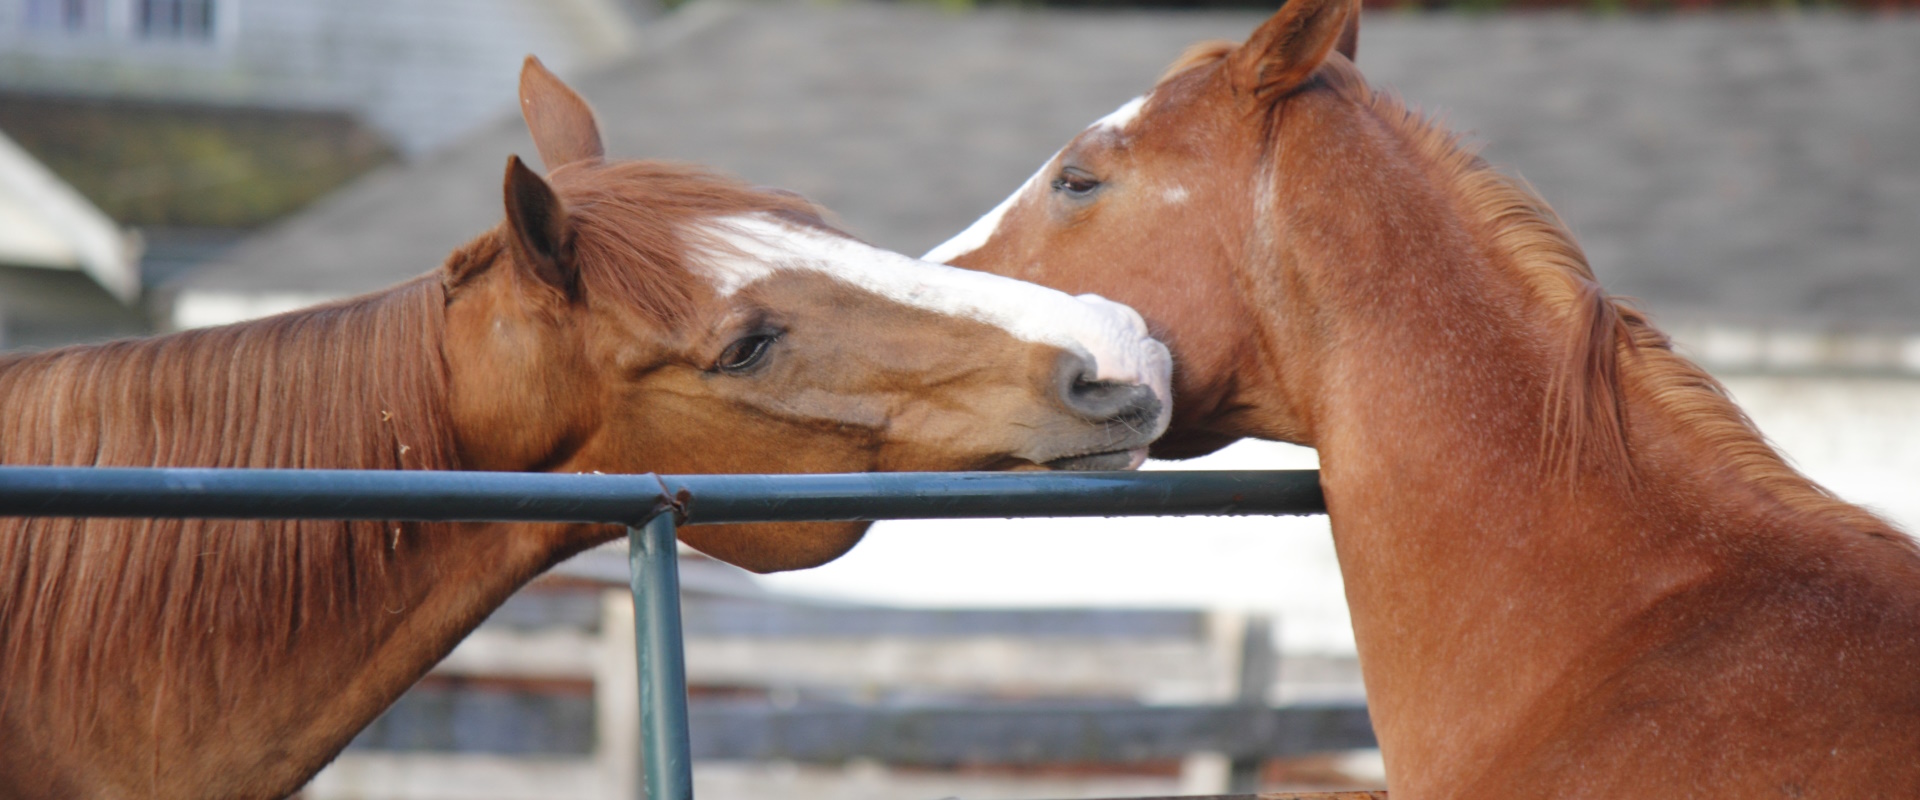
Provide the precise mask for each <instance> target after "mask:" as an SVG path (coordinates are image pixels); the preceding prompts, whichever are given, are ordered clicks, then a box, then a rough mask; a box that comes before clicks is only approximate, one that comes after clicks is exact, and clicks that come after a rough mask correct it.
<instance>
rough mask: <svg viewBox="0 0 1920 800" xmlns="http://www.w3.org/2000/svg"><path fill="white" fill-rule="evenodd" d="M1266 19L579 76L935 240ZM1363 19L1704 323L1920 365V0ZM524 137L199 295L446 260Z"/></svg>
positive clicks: (635, 151)
mask: <svg viewBox="0 0 1920 800" xmlns="http://www.w3.org/2000/svg"><path fill="white" fill-rule="evenodd" d="M1262 16H1263V15H1261V14H1258V13H1238V12H1204V13H1177V12H1139V11H1131V12H1125V13H1113V12H1067V11H1036V10H1021V9H991V10H985V11H975V12H969V13H964V14H955V13H949V12H941V11H938V10H935V9H932V8H929V7H920V6H900V5H875V4H864V3H846V4H832V5H800V4H755V5H751V6H743V5H733V4H729V3H726V2H724V0H700V2H698V3H695V4H693V5H691V6H689V7H688V8H687V9H686V10H684V11H682V12H681V13H680V14H679V15H678V17H677V18H675V19H673V20H671V21H670V22H668V23H665V24H663V25H661V26H657V27H656V33H657V34H658V36H657V38H656V39H655V40H654V41H652V42H651V43H650V44H649V45H647V46H645V47H643V48H642V52H641V54H640V55H637V56H634V57H631V58H628V59H625V60H623V61H621V62H619V63H617V64H615V65H613V66H611V67H608V68H604V69H601V70H599V71H597V72H594V73H592V74H588V75H577V76H569V77H570V78H572V79H574V81H575V85H576V86H577V87H578V88H579V89H580V90H581V91H582V93H583V94H585V95H586V96H587V98H588V99H589V100H590V101H591V102H593V103H594V104H595V107H596V109H597V110H598V112H599V114H600V116H601V120H602V126H603V128H605V130H606V133H607V139H608V141H609V149H610V152H611V154H612V155H614V156H616V157H634V158H640V157H646V158H671V159H683V160H689V161H696V162H701V163H705V164H709V165H712V166H714V167H717V168H720V169H723V170H726V171H730V172H733V173H736V174H739V175H742V176H744V177H746V178H747V179H749V180H751V181H753V182H755V183H760V184H765V185H771V186H779V187H783V188H787V189H792V190H795V191H799V192H801V193H803V194H806V195H808V196H809V197H812V198H813V199H815V200H817V201H820V202H822V203H823V204H825V205H826V206H828V207H829V208H831V209H833V210H834V211H835V212H837V213H838V214H839V215H840V216H841V218H842V221H843V223H844V224H845V225H846V226H847V227H849V228H850V229H852V230H853V231H855V232H856V233H858V234H860V235H862V236H864V237H866V238H868V239H869V240H871V241H873V242H874V243H876V244H879V245H882V246H885V247H890V248H894V249H898V250H901V251H904V252H908V253H920V252H924V251H925V250H926V249H927V248H929V247H930V246H932V245H934V244H936V243H938V242H940V241H942V240H943V239H944V238H945V237H946V236H948V235H950V234H952V233H954V232H956V231H958V230H960V229H961V228H964V227H965V226H966V225H967V224H968V223H970V222H971V221H972V220H973V219H974V218H975V217H977V216H978V215H979V214H981V213H982V212H984V211H985V210H986V209H988V208H990V207H992V206H993V205H994V204H996V203H997V202H998V201H999V200H1000V199H1001V198H1002V197H1004V196H1005V195H1006V194H1007V193H1008V192H1010V191H1011V190H1013V189H1014V188H1015V187H1016V186H1018V185H1019V184H1020V183H1021V182H1022V181H1023V180H1025V178H1026V177H1027V176H1028V175H1029V174H1030V173H1031V172H1032V170H1033V168H1034V167H1035V165H1037V164H1039V163H1040V162H1041V161H1042V160H1043V159H1045V158H1046V157H1047V156H1048V155H1049V154H1050V153H1051V152H1053V150H1054V149H1055V148H1056V147H1058V146H1059V145H1060V144H1061V143H1063V142H1065V141H1066V140H1067V139H1068V138H1069V137H1070V136H1072V135H1073V134H1074V133H1076V132H1078V131H1079V130H1080V129H1081V128H1082V127H1084V126H1085V125H1086V124H1088V123H1089V122H1090V121H1092V120H1094V119H1096V118H1098V117H1100V116H1102V115H1104V114H1106V113H1107V112H1108V111H1110V110H1112V109H1113V108H1114V107H1116V106H1118V105H1120V104H1121V103H1123V102H1125V101H1126V100H1127V99H1128V98H1130V97H1132V96H1134V95H1135V94H1138V93H1139V92H1140V91H1141V90H1143V89H1144V88H1146V87H1148V86H1149V85H1151V83H1152V82H1153V81H1154V79H1155V78H1156V77H1157V76H1158V75H1159V73H1160V71H1161V70H1162V69H1163V68H1164V67H1165V66H1166V65H1167V64H1168V63H1169V62H1170V61H1171V60H1172V59H1173V58H1174V57H1175V56H1177V55H1178V54H1179V53H1180V52H1181V51H1182V50H1183V49H1185V48H1186V47H1187V46H1188V45H1189V44H1191V43H1193V42H1195V41H1197V40H1200V39H1205V38H1234V39H1239V38H1244V37H1245V35H1246V34H1247V33H1248V32H1249V31H1250V30H1251V29H1252V28H1253V27H1254V26H1255V25H1256V24H1257V23H1258V22H1259V21H1260V20H1261V18H1262ZM1362 27H1363V30H1362V37H1361V51H1360V64H1361V67H1362V69H1363V70H1364V71H1365V72H1366V73H1367V75H1368V76H1369V77H1370V78H1371V79H1372V80H1373V81H1374V82H1375V83H1376V84H1381V85H1387V86H1391V87H1395V88H1397V89H1399V90H1400V91H1401V92H1402V93H1403V94H1404V95H1405V96H1407V97H1408V98H1410V99H1411V100H1412V101H1414V102H1415V104H1417V105H1419V106H1421V107H1423V108H1428V109H1438V110H1441V111H1444V112H1445V113H1446V115H1447V117H1448V119H1449V120H1451V123H1452V124H1453V126H1454V127H1456V128H1458V129H1461V130H1465V131H1471V132H1473V134H1474V136H1475V137H1476V138H1477V139H1479V140H1480V141H1482V142H1483V143H1484V144H1485V153H1486V155H1487V156H1488V157H1489V158H1490V159H1491V160H1493V161H1494V162H1495V163H1498V164H1501V165H1503V166H1504V167H1506V168H1507V169H1509V170H1510V171H1513V172H1516V173H1518V174H1520V175H1521V176H1523V177H1524V178H1526V179H1527V180H1529V181H1531V182H1532V183H1533V184H1534V185H1536V186H1537V187H1538V188H1539V189H1540V191H1541V193H1542V194H1543V195H1544V196H1545V197H1546V198H1547V199H1548V200H1549V201H1550V202H1552V203H1553V204H1554V205H1555V207H1556V208H1557V209H1558V210H1559V211H1560V212H1561V214H1562V215H1563V216H1564V217H1565V218H1566V219H1567V220H1568V222H1569V224H1570V225H1571V226H1572V227H1573V229H1574V230H1575V232H1576V233H1577V235H1578V236H1579V238H1580V239H1581V241H1582V242H1583V243H1584V244H1585V246H1586V248H1587V250H1588V252H1589V254H1590V256H1591V257H1592V260H1593V262H1594V265H1595V268H1596V270H1597V271H1598V272H1599V273H1600V275H1601V277H1602V280H1603V281H1604V282H1605V283H1606V284H1607V285H1608V287H1609V288H1610V289H1611V290H1613V291H1614V292H1616V293H1619V294H1625V295H1631V296H1635V297H1638V298H1640V299H1641V300H1642V301H1643V304H1644V305H1646V306H1648V307H1650V308H1651V309H1652V310H1653V311H1654V312H1655V313H1656V315H1657V316H1658V318H1660V319H1662V320H1664V321H1666V322H1668V323H1670V324H1680V325H1682V326H1686V325H1695V326H1700V325H1712V326H1723V327H1724V326H1728V325H1732V326H1737V327H1738V326H1744V328H1746V329H1772V328H1779V327H1783V326H1784V327H1786V328H1791V329H1794V330H1801V331H1815V332H1822V335H1825V334H1826V333H1831V332H1835V331H1838V332H1840V333H1842V334H1844V335H1848V336H1853V335H1864V336H1869V337H1872V336H1880V337H1883V338H1884V337H1892V338H1886V339H1885V341H1886V342H1888V343H1890V344H1887V347H1890V348H1892V349H1891V350H1886V353H1890V354H1891V355H1886V354H1882V355H1876V356H1872V357H1870V358H1868V360H1869V361H1873V359H1881V360H1885V359H1888V358H1890V359H1892V360H1893V362H1898V363H1909V364H1910V366H1911V367H1912V368H1913V369H1916V370H1920V339H1914V338H1913V334H1920V224H1916V223H1920V104H1915V103H1911V102H1904V101H1902V100H1900V99H1899V98H1905V97H1911V96H1912V93H1913V91H1914V87H1916V86H1920V18H1914V17H1911V16H1907V17H1881V18H1867V17H1855V16H1844V15H1837V14H1836V15H1825V14H1808V15H1790V16H1769V15H1750V16H1748V15H1742V16H1669V17H1659V18H1643V17H1606V18H1597V17H1590V16H1574V15H1554V14H1548V15H1514V16H1457V15H1424V14H1376V15H1370V16H1369V17H1368V18H1367V19H1366V21H1365V23H1364V24H1363V26H1362ZM499 79H500V80H501V81H503V82H511V81H513V80H514V79H515V76H514V75H511V74H502V75H501V76H499ZM511 153H519V154H521V155H522V156H532V155H533V154H534V150H533V147H532V144H531V142H530V141H529V140H528V138H527V135H526V134H525V132H524V130H523V128H522V126H521V123H520V122H519V121H518V120H517V119H503V120H501V121H500V122H499V123H498V124H496V125H493V126H491V127H489V128H487V129H486V130H485V131H483V132H481V133H479V134H477V135H475V136H473V137H472V138H470V139H468V140H466V141H465V142H463V143H462V144H460V145H458V146H455V147H452V148H449V149H447V150H446V151H444V152H441V153H439V154H438V155H436V156H434V157H431V158H428V159H426V160H423V161H420V162H417V163H411V164H404V165H398V166H396V167H393V168H389V169H386V170H383V171H380V172H378V173H376V174H374V175H372V176H370V177H368V178H365V179H362V180H361V181H359V182H358V183H356V184H354V185H352V186H350V187H349V188H347V189H345V190H343V191H341V192H339V193H337V194H335V195H333V196H331V197H329V198H327V199H325V200H323V201H322V202H320V203H319V204H317V205H316V206H315V207H313V208H312V209H311V210H310V211H307V212H305V213H303V214H301V215H298V216H297V217H295V218H294V219H292V220H291V221H289V222H288V223H286V224H283V225H280V226H278V227H276V228H273V229H271V230H269V231H268V232H266V233H264V234H262V235H260V236H258V237H256V238H254V239H253V240H251V241H248V242H246V243H244V244H242V245H241V246H239V247H237V248H235V249H234V250H232V251H230V253H229V255H228V256H227V257H226V258H224V259H222V260H221V261H220V262H219V263H217V264H215V265H212V266H211V267H210V268H207V269H204V270H201V271H199V272H197V273H195V274H194V275H192V276H190V277H189V278H188V279H187V280H185V281H184V282H183V283H181V284H180V288H181V289H182V290H183V295H182V298H183V300H187V299H190V297H189V296H199V297H203V298H204V297H216V296H218V297H227V298H228V299H230V300H231V299H234V298H241V299H242V300H244V299H245V298H246V297H253V298H256V299H257V298H260V297H278V298H280V299H281V300H282V301H284V302H287V303H291V302H295V301H298V300H300V299H302V298H311V297H321V296H331V295H339V294H347V293H354V292H360V291H366V290H371V289H374V288H378V287H380V286H384V285H386V284H390V283H393V282H396V281H399V280H401V279H402V278H405V277H407V276H410V275H414V274H418V273H420V272H423V271H426V270H428V269H431V268H433V267H434V266H436V265H437V264H438V263H439V262H440V260H441V259H442V258H443V257H444V256H445V254H446V253H447V252H448V251H449V250H450V249H452V248H453V247H454V246H456V245H458V244H460V243H461V242H462V241H464V240H466V239H467V238H469V237H471V236H474V235H476V234H478V233H480V232H481V231H483V230H485V229H487V228H488V227H490V226H491V225H493V224H494V223H495V222H497V221H498V220H499V219H500V218H501V216H502V213H501V207H500V202H501V201H500V199H499V198H500V189H499V186H500V179H501V178H500V176H501V172H502V167H503V165H504V162H505V159H506V157H507V155H508V154H511ZM190 306H191V303H187V304H186V305H183V306H182V307H183V308H188V307H190ZM267 307H278V306H274V305H273V304H272V303H268V304H267ZM209 319H210V318H209ZM203 321H205V320H203ZM1876 341H1878V340H1876ZM1834 346H1836V347H1837V346H1839V345H1834ZM1847 346H1849V347H1850V346H1852V345H1847ZM1740 347H1745V348H1746V349H1747V350H1752V349H1753V348H1754V347H1758V348H1760V349H1759V351H1758V352H1760V353H1761V355H1760V356H1757V358H1760V359H1761V360H1762V361H1764V360H1765V359H1766V358H1767V357H1768V356H1766V353H1767V352H1770V351H1768V350H1767V347H1768V345H1767V344H1766V342H1765V341H1762V342H1760V344H1757V345H1756V344H1754V343H1753V342H1747V343H1745V344H1743V345H1740ZM1740 347H1736V348H1735V350H1739V349H1740ZM1819 347H1829V346H1828V345H1826V344H1821V345H1817V347H1816V349H1818V348H1819ZM1902 348H1906V349H1905V350H1903V349H1902ZM1829 349H1831V348H1830V347H1829ZM1855 349H1858V348H1855ZM1869 349H1872V348H1869ZM1882 349H1885V348H1882ZM1909 350H1911V351H1912V352H1910V353H1909V352H1908V351H1909ZM1728 352H1729V353H1732V352H1734V351H1731V350H1730V351H1728ZM1742 352H1745V351H1742ZM1874 352H1876V353H1879V352H1880V350H1875V351H1874ZM1902 359H1907V361H1905V362H1902ZM1874 363H1876V364H1877V363H1879V362H1878V361H1874ZM1897 365H1898V364H1897V363H1896V366H1897Z"/></svg>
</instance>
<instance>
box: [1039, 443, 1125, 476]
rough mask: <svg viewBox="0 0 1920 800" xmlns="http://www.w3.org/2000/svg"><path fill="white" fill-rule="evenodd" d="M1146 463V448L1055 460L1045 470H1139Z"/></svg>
mask: <svg viewBox="0 0 1920 800" xmlns="http://www.w3.org/2000/svg"><path fill="white" fill-rule="evenodd" d="M1146 462H1147V448H1144V447H1141V448H1136V449H1133V450H1112V451H1108V452H1105V453H1088V454H1086V455H1079V456H1070V457H1067V458H1056V459H1054V460H1052V461H1049V462H1047V463H1046V464H1045V466H1046V468H1047V469H1050V470H1056V471H1060V472H1097V471H1111V470H1127V469H1139V468H1140V465H1141V464H1145V463H1146Z"/></svg>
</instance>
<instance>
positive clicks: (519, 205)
mask: <svg viewBox="0 0 1920 800" xmlns="http://www.w3.org/2000/svg"><path fill="white" fill-rule="evenodd" d="M506 196H507V228H508V230H509V236H510V238H511V240H512V248H513V255H514V261H516V262H518V263H519V264H521V265H522V267H523V268H524V269H526V270H527V271H529V272H531V273H532V274H533V276H534V277H536V278H538V279H539V280H540V281H541V282H543V283H546V284H547V285H549V286H552V287H553V288H555V289H558V290H560V293H561V294H562V295H564V296H566V297H569V298H571V297H573V295H574V287H575V285H576V281H575V276H576V274H577V270H576V269H575V268H574V263H573V232H572V230H571V227H570V226H569V225H568V224H567V209H566V206H564V205H561V203H560V196H559V195H556V194H554V193H553V187H552V186H548V185H547V182H546V180H544V179H542V178H541V177H540V176H539V175H538V174H536V173H535V172H534V171H533V170H532V169H529V168H528V167H527V165H526V163H525V162H522V161H521V160H520V157H519V156H508V157H507V180H506Z"/></svg>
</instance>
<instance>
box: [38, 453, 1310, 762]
mask: <svg viewBox="0 0 1920 800" xmlns="http://www.w3.org/2000/svg"><path fill="white" fill-rule="evenodd" d="M1325 510H1326V507H1325V500H1324V499H1323V498H1322V496H1321V493H1320V485H1319V476H1318V474H1317V473H1315V472H1313V471H1310V470H1289V471H1267V472H1256V471H1223V472H1103V473H969V472H932V473H884V474H851V475H684V476H656V475H548V474H520V473H484V472H394V471H365V470H240V469H233V470H227V469H120V468H85V467H0V516H38V517H181V518H202V519H378V520H417V521H513V522H581V523H605V524H621V525H626V526H627V528H628V532H627V535H628V543H629V553H630V556H629V559H630V561H629V566H630V570H631V576H632V587H633V598H634V605H635V609H634V610H635V614H634V624H635V634H636V638H637V641H638V643H639V658H640V704H641V710H640V713H641V720H642V728H643V735H644V743H645V744H644V754H645V761H646V774H647V781H646V783H647V789H648V796H649V797H650V798H652V800H691V798H692V797H693V771H692V755H691V754H692V750H691V744H690V739H689V735H688V724H687V692H686V664H685V656H684V653H683V650H682V641H681V631H680V590H679V584H680V580H679V568H678V562H677V559H676V557H675V551H676V548H675V531H676V529H677V527H678V526H679V525H683V524H684V525H697V524H702V523H724V522H783V521H805V520H881V519H962V518H998V517H1098V516H1108V517H1113V516H1180V515H1279V514H1318V513H1324V512H1325Z"/></svg>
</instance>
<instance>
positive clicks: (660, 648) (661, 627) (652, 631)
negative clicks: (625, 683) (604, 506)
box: [627, 512, 693, 800]
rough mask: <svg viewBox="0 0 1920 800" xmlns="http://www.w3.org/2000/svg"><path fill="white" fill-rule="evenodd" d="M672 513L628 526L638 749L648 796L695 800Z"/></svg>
mask: <svg viewBox="0 0 1920 800" xmlns="http://www.w3.org/2000/svg"><path fill="white" fill-rule="evenodd" d="M674 527H675V526H674V521H673V513H672V512H667V513H664V514H661V515H659V516H656V517H654V518H653V519H651V520H649V521H648V522H647V524H646V525H645V526H644V527H640V528H628V529H627V546H628V555H627V569H628V575H629V577H630V579H631V580H632V582H633V605H634V609H633V627H634V641H635V642H636V644H637V646H638V648H639V656H640V740H641V743H640V749H641V751H642V752H643V753H644V754H645V758H644V759H643V760H644V763H645V765H646V772H647V775H646V780H645V782H644V783H645V786H646V787H647V792H646V797H647V798H649V800H693V753H692V752H691V751H692V749H693V746H692V743H691V742H690V741H689V739H688V734H687V657H686V652H685V650H684V646H683V643H682V641H681V638H680V561H679V558H678V556H677V554H676V552H675V541H674Z"/></svg>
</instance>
